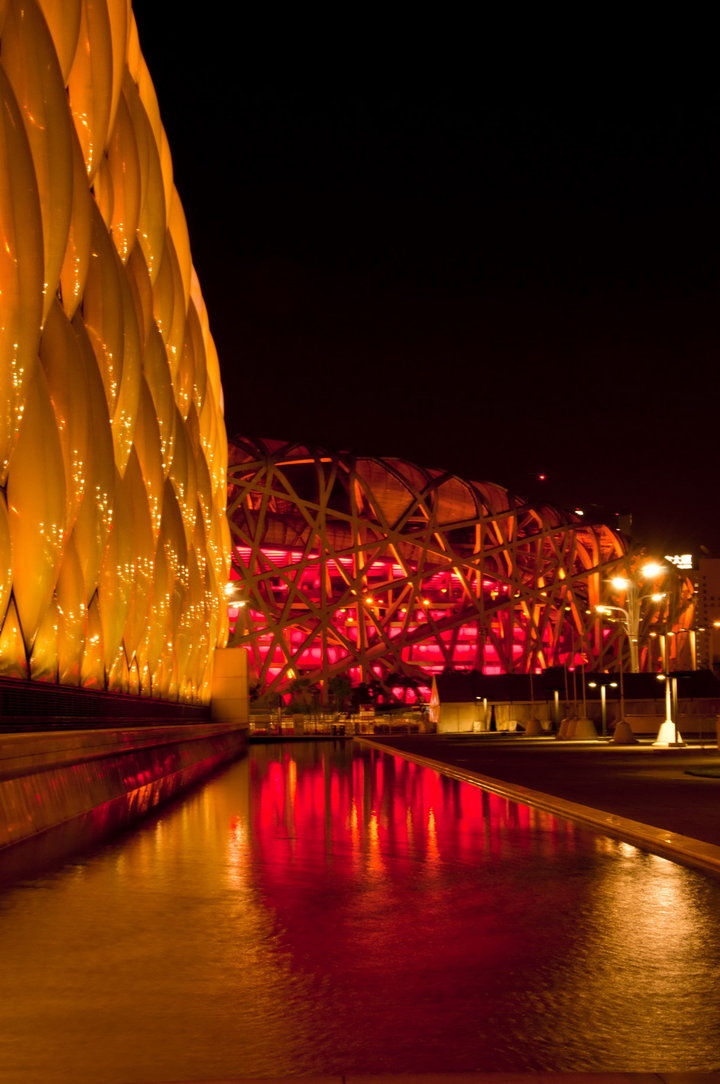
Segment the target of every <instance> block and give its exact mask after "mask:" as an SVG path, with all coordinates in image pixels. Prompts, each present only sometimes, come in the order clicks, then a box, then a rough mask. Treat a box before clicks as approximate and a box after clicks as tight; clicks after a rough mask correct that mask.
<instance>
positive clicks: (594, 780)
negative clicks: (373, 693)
mask: <svg viewBox="0 0 720 1084" xmlns="http://www.w3.org/2000/svg"><path fill="white" fill-rule="evenodd" d="M356 740H357V739H356ZM360 740H365V739H360ZM370 744H372V745H375V746H378V747H383V748H387V749H392V750H393V751H395V752H397V753H400V754H402V755H404V756H408V757H409V758H410V759H413V760H419V761H420V762H421V763H427V764H429V766H433V767H436V768H438V769H440V770H444V771H446V772H447V773H448V774H452V775H453V776H455V777H456V778H461V779H462V778H465V779H468V780H470V781H472V782H480V783H481V784H483V785H485V786H487V787H488V789H490V790H493V791H495V792H496V793H500V794H504V795H506V796H508V797H511V798H516V799H517V800H519V801H525V802H526V803H527V804H530V805H535V806H539V807H541V808H544V809H547V810H550V811H551V812H556V813H558V814H560V815H562V816H567V817H569V818H570V819H572V820H577V821H580V822H582V823H586V824H589V825H591V826H593V827H596V828H599V829H600V830H601V831H604V832H607V833H608V834H610V835H614V836H617V837H619V838H623V839H626V840H628V841H629V842H633V843H636V844H637V845H638V846H642V847H644V848H645V849H647V850H651V851H653V852H654V853H657V854H663V855H664V856H665V857H669V858H672V859H674V860H675V861H681V862H684V863H686V864H688V865H693V866H697V867H699V868H702V869H704V870H706V871H707V872H713V873H717V874H718V875H720V750H718V749H717V747H715V746H713V747H710V746H707V747H705V748H699V747H696V746H687V747H686V748H682V749H663V748H654V747H653V746H652V745H650V744H640V745H636V746H617V745H612V744H608V743H605V742H577V743H576V742H560V741H557V740H556V739H554V738H541V739H533V738H523V737H522V736H513V737H507V738H506V737H497V736H495V735H467V736H466V735H461V734H434V735H413V736H411V737H406V736H392V737H381V738H373V739H372V741H371V742H370ZM695 772H700V773H708V774H700V775H695V774H689V773H695Z"/></svg>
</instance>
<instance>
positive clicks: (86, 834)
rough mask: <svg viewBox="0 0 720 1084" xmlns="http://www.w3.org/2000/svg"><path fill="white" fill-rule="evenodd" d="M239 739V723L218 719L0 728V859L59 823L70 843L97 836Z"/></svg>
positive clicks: (212, 764) (200, 770) (154, 802)
mask: <svg viewBox="0 0 720 1084" xmlns="http://www.w3.org/2000/svg"><path fill="white" fill-rule="evenodd" d="M246 745H247V730H246V729H241V728H239V727H231V726H222V725H218V724H201V725H186V726H183V725H176V726H155V727H143V728H141V729H140V728H134V727H131V728H126V729H124V728H117V729H114V730H84V731H70V732H68V731H65V732H64V733H62V734H51V733H37V734H5V735H2V736H0V865H1V864H2V863H4V861H5V858H6V856H7V854H8V853H9V852H12V851H14V849H15V847H14V845H15V844H20V843H23V842H24V841H28V840H30V839H33V838H35V837H38V836H41V835H43V834H48V835H51V834H52V833H51V830H54V829H58V828H59V827H61V826H63V827H69V828H70V829H71V830H70V832H69V836H71V837H72V841H73V842H74V843H77V844H80V843H86V842H90V841H94V840H97V839H101V838H103V837H104V836H106V835H108V834H109V833H110V832H112V831H114V830H116V829H118V828H122V827H123V826H125V825H128V824H130V823H132V822H133V821H135V820H137V819H138V818H140V817H143V816H145V815H146V814H148V813H149V812H151V811H152V810H154V809H156V808H157V807H158V806H160V805H161V804H162V803H163V802H165V801H167V800H168V799H169V798H172V797H173V796H175V795H176V794H179V793H180V792H181V791H182V790H184V789H185V788H186V787H188V786H190V785H192V784H193V783H195V782H198V781H199V780H201V779H202V778H203V777H205V776H207V775H209V774H210V773H211V772H213V771H214V770H216V769H217V768H219V767H220V766H221V765H222V764H224V763H228V762H230V761H231V760H234V759H236V758H237V757H239V756H240V755H241V754H242V753H243V751H244V750H245V748H246ZM66 835H68V833H66ZM66 842H67V840H66ZM61 849H62V848H61Z"/></svg>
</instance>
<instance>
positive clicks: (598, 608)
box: [565, 606, 610, 614]
mask: <svg viewBox="0 0 720 1084" xmlns="http://www.w3.org/2000/svg"><path fill="white" fill-rule="evenodd" d="M565 609H566V610H569V609H570V607H569V606H566V607H565ZM595 613H596V614H609V613H610V610H609V609H608V607H607V606H596V607H595Z"/></svg>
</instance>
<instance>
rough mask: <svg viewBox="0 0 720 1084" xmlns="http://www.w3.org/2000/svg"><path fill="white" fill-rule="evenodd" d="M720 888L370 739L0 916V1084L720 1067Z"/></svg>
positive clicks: (285, 767)
mask: <svg viewBox="0 0 720 1084" xmlns="http://www.w3.org/2000/svg"><path fill="white" fill-rule="evenodd" d="M718 914H720V883H719V882H717V881H713V880H710V879H708V878H706V877H704V876H703V875H702V874H699V873H696V872H693V871H691V870H687V869H683V868H682V867H680V866H677V865H674V864H673V863H671V862H668V861H666V860H664V859H662V858H658V857H656V856H653V855H649V854H644V853H643V852H641V851H638V850H637V849H635V848H634V847H631V846H629V845H627V844H625V843H621V842H618V841H614V840H610V839H607V838H605V837H602V836H597V835H594V834H593V833H591V832H589V831H588V830H586V829H583V828H580V827H579V826H576V825H572V824H570V823H568V822H566V821H562V820H560V819H557V818H554V817H552V816H550V815H548V814H545V813H542V812H539V811H536V810H532V809H529V808H527V807H525V806H520V805H516V804H513V803H511V802H508V801H507V800H505V799H503V798H500V797H497V796H495V795H491V794H487V793H485V792H484V791H482V790H480V789H479V788H476V787H472V786H470V785H469V784H465V783H460V782H458V781H455V780H450V779H446V778H445V777H443V776H440V775H438V774H437V773H435V772H433V771H431V770H429V769H426V768H420V767H418V766H416V765H414V764H412V763H410V762H408V761H406V760H402V759H400V758H395V757H393V756H391V755H390V754H386V753H381V752H379V751H376V750H370V749H364V748H358V747H355V746H353V743H351V742H348V743H346V744H345V743H335V744H334V743H327V742H326V743H319V742H318V743H308V744H300V743H297V744H289V743H288V744H285V745H266V746H255V747H253V748H252V749H251V751H250V754H249V756H248V758H247V759H246V760H243V761H241V762H238V763H236V764H234V765H232V766H231V767H230V768H228V769H227V770H225V771H224V772H223V773H222V774H221V775H219V776H217V777H215V778H214V779H212V780H211V781H209V782H208V783H206V784H205V785H204V786H202V787H201V788H198V789H197V790H195V791H193V792H192V793H191V794H190V795H189V796H187V797H186V799H185V800H184V801H183V802H182V803H181V804H175V805H173V806H171V807H168V808H167V809H165V810H164V811H162V812H161V813H159V814H157V815H156V816H155V817H154V818H153V819H152V820H150V821H148V822H146V823H145V824H144V825H143V826H142V827H141V828H139V829H138V830H136V831H135V832H133V833H132V834H129V835H126V836H124V837H123V838H122V839H120V840H116V841H115V842H114V843H112V844H110V845H107V846H105V847H103V848H101V849H98V850H96V851H94V852H93V853H92V854H89V855H85V856H83V858H82V859H80V860H76V861H74V862H72V863H68V864H66V865H64V866H63V867H62V868H59V869H57V870H54V871H53V872H52V873H48V874H46V875H44V876H41V877H36V878H34V879H32V880H26V881H24V882H21V883H17V884H15V885H13V886H12V887H10V888H7V889H6V890H5V891H4V893H3V894H2V895H1V896H0V959H1V960H2V968H1V969H0V1080H1V1081H13V1082H21V1081H33V1082H34V1081H37V1080H43V1081H61V1080H62V1081H64V1080H67V1081H73V1082H75V1081H77V1082H81V1081H98V1080H102V1081H104V1082H113V1081H148V1080H163V1079H165V1080H178V1079H192V1078H205V1079H212V1078H213V1077H214V1078H222V1077H225V1078H227V1077H232V1076H240V1075H253V1076H271V1075H283V1074H311V1073H331V1072H334V1073H340V1072H348V1073H349V1072H411V1071H412V1072H432V1071H444V1072H452V1071H468V1070H473V1069H482V1070H493V1071H499V1070H540V1069H554V1070H565V1071H570V1070H593V1069H595V1070H599V1069H603V1070H617V1071H621V1070H625V1071H670V1070H675V1071H691V1070H696V1071H700V1070H712V1069H717V1068H718V1067H719V1064H720V1055H718V1050H720V988H719V984H718V982H717V975H718V973H719V972H720V924H719V923H718V920H717V916H718Z"/></svg>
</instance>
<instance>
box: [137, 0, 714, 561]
mask: <svg viewBox="0 0 720 1084" xmlns="http://www.w3.org/2000/svg"><path fill="white" fill-rule="evenodd" d="M273 10H276V9H273ZM358 10H359V9H358ZM135 11H136V17H137V20H138V25H139V28H140V37H141V45H142V48H143V51H144V53H145V56H146V58H147V61H148V66H149V68H150V72H151V74H152V77H153V80H154V82H155V86H156V89H157V92H158V97H159V101H160V108H161V113H162V116H163V120H164V123H165V127H166V130H167V133H168V138H169V140H170V146H171V149H172V153H173V161H174V167H175V175H176V183H177V186H178V189H179V191H180V195H181V197H182V200H183V204H184V206H185V210H186V213H187V217H188V224H189V228H190V237H191V243H192V248H193V257H194V261H195V265H196V268H197V270H198V274H199V276H200V281H201V284H202V287H203V293H204V296H205V300H206V303H207V306H208V310H209V314H210V321H211V328H212V330H213V334H214V337H215V340H216V343H217V347H218V351H219V355H220V361H221V367H222V371H223V383H224V388H225V397H226V400H225V415H226V423H227V429H228V434H229V435H230V436H232V435H233V434H235V433H243V434H247V435H250V436H267V437H276V438H286V439H289V440H300V441H304V442H310V443H315V444H321V445H324V446H328V447H331V448H339V449H350V450H353V451H356V452H365V453H370V454H377V455H398V456H403V457H406V458H408V459H411V460H414V461H415V462H418V463H420V464H422V465H425V466H433V467H442V468H446V469H449V470H452V471H454V472H456V473H458V474H460V475H463V476H465V477H469V478H474V479H477V480H479V481H482V480H489V481H494V482H498V483H500V484H502V485H505V486H507V487H509V488H510V489H512V490H514V491H515V492H518V493H520V494H522V495H524V496H528V497H530V498H532V499H538V498H539V496H540V495H543V499H545V500H547V501H552V502H555V503H559V504H565V505H567V506H570V507H574V506H577V505H579V506H581V507H585V508H586V509H588V508H589V509H590V511H591V514H592V506H596V507H599V508H603V509H605V510H607V511H610V512H616V511H622V512H628V511H629V512H631V513H632V514H633V526H634V534H635V536H636V538H637V539H638V541H640V542H643V543H645V544H647V545H648V546H649V547H651V548H653V549H655V550H657V551H659V552H677V551H688V550H691V551H695V552H697V551H698V549H699V547H700V546H701V545H705V546H706V547H707V548H708V549H709V550H710V551H711V552H712V553H713V554H714V555H716V556H720V509H718V500H717V480H716V479H717V477H718V473H719V471H718V455H717V451H716V449H717V442H718V435H717V433H718V425H717V421H716V419H717V399H718V396H717V380H718V377H717V373H718V362H717V359H718V356H719V348H720V311H719V306H718V296H719V291H720V264H719V261H718V253H719V252H720V245H719V244H718V242H719V240H720V237H719V234H720V151H719V147H720V123H719V122H720V85H718V82H717V80H714V82H713V79H712V78H711V77H712V76H713V70H714V69H712V70H711V69H705V68H704V67H703V65H702V63H700V62H698V64H697V65H696V66H694V65H693V63H692V62H691V61H690V60H689V61H688V62H687V63H684V64H683V65H678V64H677V63H675V64H667V63H666V62H665V61H664V60H663V59H662V58H660V59H658V61H657V63H656V65H655V67H654V68H653V67H651V66H650V65H644V66H643V68H642V69H638V65H637V60H636V58H632V57H628V58H626V59H627V61H628V62H627V63H622V62H621V61H618V58H617V57H612V58H611V59H612V61H613V62H612V64H608V63H606V61H607V57H604V58H603V59H602V63H599V62H598V59H597V58H589V57H588V56H587V55H585V54H584V53H582V52H581V53H580V54H579V55H578V56H577V57H576V58H575V61H574V62H573V64H572V66H570V65H569V64H567V63H565V62H563V64H561V65H559V66H558V65H557V64H556V63H555V62H554V59H553V58H551V57H547V56H545V55H543V56H542V57H541V61H539V62H536V63H534V64H533V65H528V64H527V63H526V58H525V57H524V56H520V55H519V54H517V53H516V51H515V49H514V47H511V46H512V42H510V43H508V41H506V40H502V41H501V42H500V44H499V45H498V43H497V41H496V40H494V39H490V40H485V41H483V43H482V44H481V45H476V43H475V42H474V41H473V42H471V43H470V44H471V46H472V47H471V48H469V49H468V48H465V46H467V44H468V43H467V41H465V39H466V37H467V34H466V31H467V29H468V28H464V27H462V26H457V27H454V28H451V29H454V32H455V34H456V39H457V41H456V43H455V44H457V47H458V48H462V56H460V55H457V53H456V51H455V49H454V47H453V42H452V40H450V47H447V48H446V47H445V46H446V44H447V43H446V42H445V41H443V42H442V44H441V43H440V42H439V41H438V42H435V41H434V37H433V27H432V26H428V27H426V28H425V30H426V31H427V33H426V34H425V35H424V38H423V41H422V48H421V47H420V45H419V44H418V41H417V40H416V39H414V38H413V39H411V38H410V37H409V32H408V37H407V38H406V39H403V38H402V36H400V37H398V38H396V39H395V45H394V47H391V46H390V45H388V47H387V48H386V49H384V50H383V51H382V52H381V50H380V49H379V48H377V46H376V42H375V41H374V39H373V36H372V35H369V34H367V33H364V34H363V33H361V32H358V33H357V34H356V33H354V32H351V31H352V28H349V27H348V25H343V26H342V27H340V26H339V25H338V26H329V27H328V26H327V25H326V26H325V27H324V33H323V35H321V36H318V35H319V33H320V32H319V30H318V29H317V28H314V27H312V26H307V25H305V24H304V23H301V22H298V23H297V24H296V25H295V26H292V25H291V26H289V25H287V24H286V23H283V26H282V31H283V32H282V34H281V35H278V33H277V32H276V28H273V26H272V24H271V19H272V17H273V14H272V12H269V14H268V21H267V22H266V23H265V24H264V25H263V26H262V27H259V26H257V25H255V24H253V25H250V24H242V25H240V26H239V28H237V29H236V30H234V31H232V30H231V28H230V27H229V26H226V25H224V24H223V22H222V20H221V19H219V18H217V17H216V16H213V17H210V16H208V17H207V18H205V17H202V13H201V16H200V18H195V19H193V20H188V22H187V23H180V24H178V25H175V26H168V25H161V24H160V22H159V7H158V5H156V4H153V3H152V2H151V0H143V2H142V3H136V4H135ZM163 11H164V9H163ZM198 11H199V12H202V9H198ZM348 11H350V9H348ZM277 16H278V19H279V18H280V15H279V9H277ZM162 17H163V18H166V17H167V16H166V14H163V16H162ZM350 17H351V16H350V14H347V13H346V20H347V21H349V19H350ZM283 18H284V16H283ZM444 29H445V30H447V29H448V27H445V28H444ZM333 34H334V35H335V36H334V38H333ZM450 39H452V35H450ZM398 43H401V45H400V44H398ZM401 46H402V48H401ZM696 69H697V70H696ZM703 71H706V73H707V74H706V75H705V76H704V75H703ZM540 473H545V474H546V475H547V481H546V482H545V483H539V482H538V481H537V476H538V475H539V474H540Z"/></svg>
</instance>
